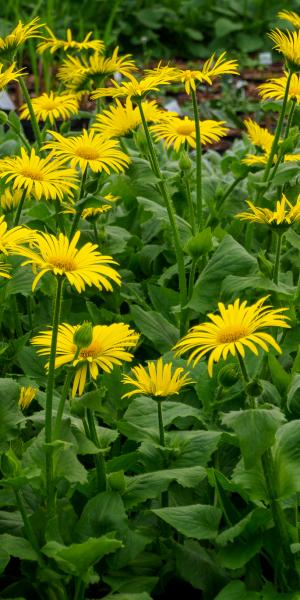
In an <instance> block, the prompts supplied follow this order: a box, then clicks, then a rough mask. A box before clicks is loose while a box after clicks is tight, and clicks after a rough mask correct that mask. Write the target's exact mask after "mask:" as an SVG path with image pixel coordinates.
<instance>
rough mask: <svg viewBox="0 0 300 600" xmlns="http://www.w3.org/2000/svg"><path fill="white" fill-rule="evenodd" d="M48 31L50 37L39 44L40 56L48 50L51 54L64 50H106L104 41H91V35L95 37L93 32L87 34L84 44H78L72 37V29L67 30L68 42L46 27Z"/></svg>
mask: <svg viewBox="0 0 300 600" xmlns="http://www.w3.org/2000/svg"><path fill="white" fill-rule="evenodd" d="M46 30H47V32H48V34H49V37H48V38H45V39H44V40H43V41H42V42H41V43H40V44H38V47H37V51H38V52H39V53H40V54H43V53H44V52H45V51H46V50H49V52H50V53H51V54H55V52H57V50H63V51H64V52H67V51H68V50H76V51H78V52H80V51H82V50H94V52H103V51H104V49H105V45H104V42H103V41H102V40H91V39H90V37H91V35H93V32H92V31H89V33H87V34H86V36H85V38H84V39H83V40H82V42H77V41H76V40H74V39H73V37H72V31H71V29H67V39H66V40H60V39H58V38H57V37H56V36H55V35H54V33H53V31H51V29H50V28H49V27H46Z"/></svg>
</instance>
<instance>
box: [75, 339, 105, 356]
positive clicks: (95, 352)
mask: <svg viewBox="0 0 300 600" xmlns="http://www.w3.org/2000/svg"><path fill="white" fill-rule="evenodd" d="M100 352H101V348H100V346H99V343H97V342H92V343H91V344H90V345H89V346H87V348H82V349H81V350H80V353H79V356H80V358H84V359H85V360H87V359H89V358H97V357H98V356H99V354H100Z"/></svg>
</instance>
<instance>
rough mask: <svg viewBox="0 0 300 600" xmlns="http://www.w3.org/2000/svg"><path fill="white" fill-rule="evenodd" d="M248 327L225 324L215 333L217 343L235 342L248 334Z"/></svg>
mask: <svg viewBox="0 0 300 600" xmlns="http://www.w3.org/2000/svg"><path fill="white" fill-rule="evenodd" d="M248 333H249V332H248V329H247V328H246V327H243V326H242V325H227V327H223V329H222V331H220V332H219V333H218V335H217V342H218V344H230V343H231V342H237V341H238V340H240V339H242V338H243V337H245V336H246V335H248Z"/></svg>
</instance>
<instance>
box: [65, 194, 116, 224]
mask: <svg viewBox="0 0 300 600" xmlns="http://www.w3.org/2000/svg"><path fill="white" fill-rule="evenodd" d="M119 199H120V196H114V195H113V194H106V195H105V196H103V200H105V201H106V202H112V203H114V202H116V200H119ZM112 207H113V206H112V204H104V203H103V202H101V200H93V201H92V204H91V206H87V207H86V208H84V209H83V211H82V213H81V215H80V217H81V219H96V218H98V217H99V216H100V215H102V214H104V213H106V212H108V211H109V210H111V209H112ZM63 212H64V213H66V214H71V215H76V212H77V211H76V208H75V206H70V205H67V206H66V209H65V210H64V211H63Z"/></svg>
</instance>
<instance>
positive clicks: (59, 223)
mask: <svg viewBox="0 0 300 600" xmlns="http://www.w3.org/2000/svg"><path fill="white" fill-rule="evenodd" d="M54 203H55V220H56V229H57V230H60V231H61V232H62V233H65V222H64V215H63V214H62V213H61V212H60V211H61V204H60V201H59V200H58V199H56V200H55V201H54Z"/></svg>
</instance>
